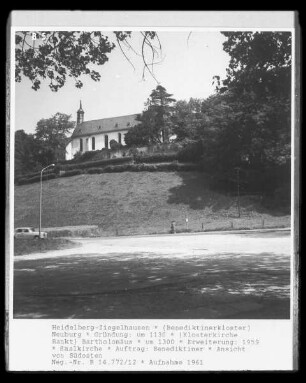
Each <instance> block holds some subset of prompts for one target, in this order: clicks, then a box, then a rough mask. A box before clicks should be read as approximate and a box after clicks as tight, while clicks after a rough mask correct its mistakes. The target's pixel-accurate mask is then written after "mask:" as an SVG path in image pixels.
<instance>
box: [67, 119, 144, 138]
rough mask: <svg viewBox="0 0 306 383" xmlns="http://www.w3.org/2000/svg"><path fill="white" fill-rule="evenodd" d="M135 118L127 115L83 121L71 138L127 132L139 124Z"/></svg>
mask: <svg viewBox="0 0 306 383" xmlns="http://www.w3.org/2000/svg"><path fill="white" fill-rule="evenodd" d="M137 116H138V114H129V115H127V116H119V117H111V118H102V119H100V120H91V121H84V122H82V123H81V124H78V125H77V126H76V128H75V129H74V132H73V133H72V136H71V138H75V137H81V136H87V135H91V134H99V133H108V132H117V131H120V130H128V129H130V128H131V127H132V126H135V125H137V124H138V123H139V121H137V120H136V117H137Z"/></svg>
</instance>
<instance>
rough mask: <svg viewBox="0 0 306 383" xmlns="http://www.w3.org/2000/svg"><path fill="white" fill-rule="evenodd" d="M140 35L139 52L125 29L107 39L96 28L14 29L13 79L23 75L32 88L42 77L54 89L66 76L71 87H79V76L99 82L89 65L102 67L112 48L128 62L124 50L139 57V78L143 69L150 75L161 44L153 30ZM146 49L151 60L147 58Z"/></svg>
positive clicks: (57, 88)
mask: <svg viewBox="0 0 306 383" xmlns="http://www.w3.org/2000/svg"><path fill="white" fill-rule="evenodd" d="M140 34H141V38H142V43H141V48H140V53H139V52H137V51H136V50H135V49H134V48H133V47H132V45H131V37H132V32H129V31H115V32H113V33H111V34H110V38H109V37H108V36H106V35H105V34H102V32H99V31H94V32H87V31H82V32H80V31H44V32H40V31H33V32H28V31H18V32H16V34H15V62H16V64H15V80H16V81H17V82H20V81H21V80H22V77H27V78H28V79H29V80H30V81H31V83H32V89H34V90H38V89H39V88H40V86H41V82H42V80H47V81H48V82H49V87H50V89H51V90H52V91H54V92H57V91H58V90H59V89H60V88H62V87H63V86H64V84H65V83H66V81H67V78H69V77H70V78H73V79H74V80H75V86H76V87H77V88H81V87H82V86H83V82H82V81H81V78H82V76H89V77H90V78H91V79H92V80H93V81H100V78H101V74H100V73H99V72H98V71H96V70H94V69H93V66H95V67H96V66H98V67H100V66H103V65H104V64H105V63H106V62H107V61H108V60H109V55H110V53H111V52H112V51H113V50H114V49H115V47H118V48H119V49H120V50H121V52H122V53H123V55H124V57H125V58H126V59H127V60H128V61H129V62H130V63H131V61H130V59H129V57H128V55H127V53H126V52H130V51H132V52H134V53H135V54H137V55H140V56H142V59H143V77H144V73H145V71H148V72H149V73H150V74H151V75H152V76H153V77H154V74H153V72H152V69H151V68H152V66H153V65H154V63H155V62H156V61H155V56H158V55H159V52H160V51H161V45H160V42H159V39H158V36H157V34H156V33H155V32H152V31H145V32H140ZM156 43H157V46H158V47H157V48H156ZM145 48H147V49H148V50H149V52H147V51H146V49H145ZM150 52H151V55H152V59H151V60H150V61H148V59H149V58H148V54H149V53H150ZM131 64H132V63H131ZM132 65H133V64H132ZM154 78H155V77H154Z"/></svg>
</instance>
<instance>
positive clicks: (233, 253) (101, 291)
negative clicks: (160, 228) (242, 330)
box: [14, 231, 290, 319]
mask: <svg viewBox="0 0 306 383" xmlns="http://www.w3.org/2000/svg"><path fill="white" fill-rule="evenodd" d="M78 242H80V244H81V247H79V248H73V249H65V250H60V251H52V252H51V251H50V252H48V253H43V254H31V255H25V256H19V257H15V272H14V316H15V317H16V318H92V319H95V318H113V319H115V318H126V319H132V318H139V319H150V318H152V319H153V318H160V319H166V318H171V319H179V318H182V319H187V318H191V319H196V318H202V319H234V318H243V319H272V318H273V319H274V318H279V319H283V318H289V308H290V299H289V298H290V233H289V232H284V231H282V232H265V233H258V232H253V233H247V234H233V233H219V234H208V233H205V234H197V235H178V234H176V235H163V236H147V237H145V236H143V237H117V238H90V239H89V238H88V239H84V238H83V239H78Z"/></svg>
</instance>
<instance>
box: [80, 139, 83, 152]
mask: <svg viewBox="0 0 306 383" xmlns="http://www.w3.org/2000/svg"><path fill="white" fill-rule="evenodd" d="M82 151H83V140H82V138H80V152H82Z"/></svg>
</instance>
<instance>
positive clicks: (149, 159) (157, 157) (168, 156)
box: [134, 153, 178, 164]
mask: <svg viewBox="0 0 306 383" xmlns="http://www.w3.org/2000/svg"><path fill="white" fill-rule="evenodd" d="M134 159H135V162H136V163H147V164H150V163H159V162H171V161H175V160H177V159H178V154H177V153H157V154H152V155H150V156H135V157H134Z"/></svg>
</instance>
